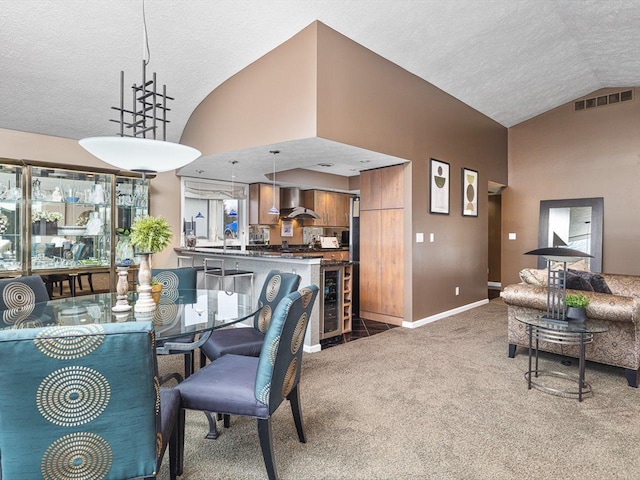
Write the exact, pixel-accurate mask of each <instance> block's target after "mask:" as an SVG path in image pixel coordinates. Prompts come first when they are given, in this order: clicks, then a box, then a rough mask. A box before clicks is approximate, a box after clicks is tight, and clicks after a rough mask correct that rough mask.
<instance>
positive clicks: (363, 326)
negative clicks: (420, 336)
mask: <svg viewBox="0 0 640 480" xmlns="http://www.w3.org/2000/svg"><path fill="white" fill-rule="evenodd" d="M396 327H397V325H391V324H389V323H383V322H375V321H373V320H366V319H364V318H354V319H353V320H352V327H351V333H347V334H344V335H338V336H337V337H333V338H327V339H325V340H320V346H321V348H322V350H324V349H326V348H330V347H335V346H336V345H341V344H343V343H347V342H353V341H354V340H358V339H359V338H364V337H370V336H371V335H375V334H376V333H381V332H386V331H387V330H390V329H392V328H396Z"/></svg>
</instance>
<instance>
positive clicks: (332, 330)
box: [320, 266, 343, 340]
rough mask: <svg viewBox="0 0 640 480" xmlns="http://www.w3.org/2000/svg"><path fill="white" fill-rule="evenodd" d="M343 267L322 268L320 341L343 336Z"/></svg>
mask: <svg viewBox="0 0 640 480" xmlns="http://www.w3.org/2000/svg"><path fill="white" fill-rule="evenodd" d="M342 272H343V268H342V267H338V266H336V267H332V266H323V267H321V268H320V277H321V281H322V288H321V289H320V292H321V295H322V296H321V301H320V339H321V340H323V339H325V338H331V337H335V336H338V335H342V290H343V287H342V281H343V279H342Z"/></svg>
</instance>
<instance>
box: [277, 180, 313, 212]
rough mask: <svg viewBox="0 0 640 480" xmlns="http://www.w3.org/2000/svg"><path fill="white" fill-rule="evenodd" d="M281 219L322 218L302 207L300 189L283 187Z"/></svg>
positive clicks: (281, 191)
mask: <svg viewBox="0 0 640 480" xmlns="http://www.w3.org/2000/svg"><path fill="white" fill-rule="evenodd" d="M280 218H288V219H293V218H320V215H318V214H317V213H316V212H314V211H313V210H310V209H308V208H305V207H304V206H302V196H301V194H300V189H299V188H298V187H286V188H285V187H283V188H280Z"/></svg>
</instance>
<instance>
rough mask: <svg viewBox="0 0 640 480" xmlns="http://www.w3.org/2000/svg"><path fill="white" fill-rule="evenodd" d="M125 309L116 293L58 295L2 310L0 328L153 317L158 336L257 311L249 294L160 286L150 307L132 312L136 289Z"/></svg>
mask: <svg viewBox="0 0 640 480" xmlns="http://www.w3.org/2000/svg"><path fill="white" fill-rule="evenodd" d="M127 298H128V303H129V305H131V307H132V308H131V310H130V311H128V312H117V313H116V312H113V311H112V310H111V308H112V307H113V306H115V304H116V301H117V295H116V294H115V293H100V294H92V295H83V296H81V297H72V298H60V299H54V300H49V301H48V302H42V303H36V304H33V305H28V306H26V307H22V308H16V309H9V310H5V311H3V312H2V319H1V321H0V328H40V327H46V326H54V325H90V324H96V323H111V322H135V321H152V322H153V325H154V327H155V333H156V340H157V341H158V342H163V341H169V340H171V339H176V338H180V337H184V336H185V335H195V334H199V333H200V334H201V333H204V332H210V331H211V330H215V329H217V328H222V327H226V326H229V325H233V324H235V323H239V322H242V321H243V320H246V319H249V318H250V317H252V316H253V315H254V314H255V313H256V310H257V309H256V307H255V306H254V305H252V301H251V295H247V294H242V293H232V292H225V291H222V290H169V291H164V292H163V295H162V296H161V297H160V300H159V301H158V304H157V307H156V309H155V310H154V311H152V312H142V313H141V312H135V310H134V306H135V300H136V298H137V294H135V293H133V292H129V293H128V296H127Z"/></svg>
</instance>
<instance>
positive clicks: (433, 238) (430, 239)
mask: <svg viewBox="0 0 640 480" xmlns="http://www.w3.org/2000/svg"><path fill="white" fill-rule="evenodd" d="M429 241H430V242H431V243H433V242H435V241H436V234H435V233H430V234H429Z"/></svg>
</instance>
